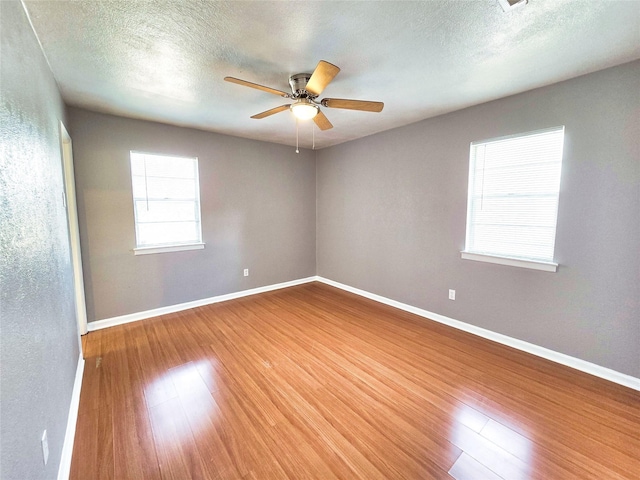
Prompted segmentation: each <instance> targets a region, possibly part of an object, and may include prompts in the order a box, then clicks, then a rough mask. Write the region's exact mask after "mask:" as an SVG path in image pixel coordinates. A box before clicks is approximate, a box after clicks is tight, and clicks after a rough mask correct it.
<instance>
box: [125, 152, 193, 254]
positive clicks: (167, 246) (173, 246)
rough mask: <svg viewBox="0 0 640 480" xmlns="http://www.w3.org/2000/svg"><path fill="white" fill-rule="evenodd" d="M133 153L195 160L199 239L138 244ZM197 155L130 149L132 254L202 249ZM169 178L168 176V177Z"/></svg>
mask: <svg viewBox="0 0 640 480" xmlns="http://www.w3.org/2000/svg"><path fill="white" fill-rule="evenodd" d="M133 155H148V156H152V157H168V158H180V159H186V160H194V161H195V178H194V182H195V202H196V204H195V206H194V207H195V211H196V213H197V222H196V223H197V230H198V236H199V241H195V242H194V241H189V242H184V243H181V242H172V243H164V244H155V245H142V246H140V245H139V243H138V213H137V209H136V200H137V199H138V200H139V198H137V197H136V196H135V193H134V191H133V169H132V160H133V158H132V157H133ZM198 160H199V159H198V157H191V156H186V155H175V154H166V153H153V152H144V151H140V150H130V151H129V180H130V181H131V198H132V201H133V221H134V225H133V226H134V234H135V243H136V246H135V247H134V248H133V249H132V251H133V254H134V255H149V254H155V253H168V252H181V251H187V250H201V249H204V247H205V243H204V241H203V240H202V208H201V199H200V168H199V161H198ZM168 178H169V177H168Z"/></svg>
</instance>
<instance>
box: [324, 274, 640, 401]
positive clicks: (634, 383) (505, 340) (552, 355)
mask: <svg viewBox="0 0 640 480" xmlns="http://www.w3.org/2000/svg"><path fill="white" fill-rule="evenodd" d="M316 280H317V281H318V282H322V283H326V284H327V285H331V286H332V287H336V288H339V289H341V290H345V291H347V292H351V293H355V294H356V295H360V296H362V297H366V298H368V299H370V300H375V301H376V302H380V303H384V304H385V305H390V306H392V307H395V308H399V309H400V310H404V311H406V312H410V313H414V314H416V315H419V316H421V317H424V318H427V319H429V320H434V321H436V322H439V323H443V324H445V325H449V326H450V327H453V328H457V329H458V330H463V331H465V332H468V333H472V334H474V335H477V336H479V337H482V338H486V339H488V340H492V341H494V342H498V343H501V344H503V345H507V346H509V347H513V348H515V349H517V350H522V351H523V352H527V353H531V354H533V355H536V356H538V357H542V358H545V359H547V360H551V361H552V362H556V363H559V364H561V365H566V366H567V367H571V368H575V369H576V370H580V371H581V372H585V373H589V374H591V375H595V376H596V377H600V378H603V379H605V380H609V381H611V382H614V383H618V384H620V385H624V386H625V387H629V388H632V389H634V390H638V391H640V378H636V377H632V376H631V375H627V374H625V373H621V372H618V371H616V370H611V369H610V368H606V367H601V366H600V365H596V364H595V363H591V362H587V361H585V360H581V359H579V358H575V357H571V356H569V355H565V354H564V353H559V352H556V351H554V350H549V349H548V348H544V347H540V346H538V345H534V344H533V343H529V342H525V341H524V340H518V339H517V338H512V337H508V336H507V335H503V334H501V333H496V332H492V331H491V330H487V329H485V328H481V327H476V326H475V325H471V324H469V323H465V322H461V321H460V320H454V319H453V318H449V317H445V316H444V315H440V314H438V313H433V312H429V311H427V310H423V309H421V308H418V307H414V306H411V305H407V304H406V303H401V302H398V301H396V300H391V299H390V298H386V297H383V296H380V295H376V294H375V293H370V292H367V291H365V290H360V289H359V288H354V287H351V286H349V285H344V284H342V283H338V282H334V281H333V280H329V279H327V278H323V277H316Z"/></svg>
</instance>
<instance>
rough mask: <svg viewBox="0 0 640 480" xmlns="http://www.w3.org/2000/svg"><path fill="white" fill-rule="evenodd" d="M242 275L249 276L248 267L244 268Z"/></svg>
mask: <svg viewBox="0 0 640 480" xmlns="http://www.w3.org/2000/svg"><path fill="white" fill-rule="evenodd" d="M244 276H245V277H248V276H249V269H248V268H245V269H244Z"/></svg>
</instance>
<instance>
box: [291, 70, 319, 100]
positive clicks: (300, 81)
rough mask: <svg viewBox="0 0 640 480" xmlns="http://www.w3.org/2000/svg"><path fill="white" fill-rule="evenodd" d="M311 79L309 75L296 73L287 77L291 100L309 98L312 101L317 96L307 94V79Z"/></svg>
mask: <svg viewBox="0 0 640 480" xmlns="http://www.w3.org/2000/svg"><path fill="white" fill-rule="evenodd" d="M310 78H311V74H310V73H296V74H295V75H291V76H290V77H289V85H291V91H292V92H293V98H307V97H308V98H311V99H314V98H315V97H317V95H312V94H310V93H309V92H307V90H306V87H307V83H308V82H309V79H310Z"/></svg>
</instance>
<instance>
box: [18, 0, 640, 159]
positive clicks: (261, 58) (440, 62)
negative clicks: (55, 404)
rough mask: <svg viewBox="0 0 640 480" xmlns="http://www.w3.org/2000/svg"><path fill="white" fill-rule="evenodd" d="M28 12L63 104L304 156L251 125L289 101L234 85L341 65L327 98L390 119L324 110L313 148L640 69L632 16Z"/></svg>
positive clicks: (209, 7) (424, 6)
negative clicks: (328, 125) (366, 103)
mask: <svg viewBox="0 0 640 480" xmlns="http://www.w3.org/2000/svg"><path fill="white" fill-rule="evenodd" d="M24 3H25V5H26V7H27V10H28V12H29V14H30V16H31V20H32V22H33V25H34V28H35V30H36V32H37V34H38V36H39V38H40V41H41V43H42V46H43V48H44V51H45V54H46V56H47V58H48V60H49V62H50V64H51V67H52V69H53V73H54V75H55V77H56V79H57V81H58V83H59V85H60V88H61V91H62V95H63V97H64V99H65V101H66V102H67V103H68V104H70V105H75V106H81V107H85V108H88V109H91V110H97V111H102V112H107V113H114V114H118V115H123V116H129V117H134V118H143V119H149V120H156V121H160V122H165V123H171V124H176V125H184V126H189V127H195V128H200V129H204V130H211V131H215V132H220V133H225V134H230V135H236V136H241V137H247V138H254V139H259V140H266V141H270V142H277V143H284V144H289V145H295V141H296V135H295V121H294V119H293V117H292V114H291V113H290V112H288V111H286V112H283V113H279V114H277V115H274V116H271V117H268V118H265V119H262V120H254V119H251V118H249V117H250V116H251V115H253V114H255V113H258V112H262V111H264V110H268V109H270V108H273V107H276V106H279V105H282V104H284V103H288V101H286V100H285V99H283V98H279V97H277V96H275V95H271V94H268V93H265V92H261V91H258V90H253V89H250V88H246V87H242V86H238V85H234V84H231V83H227V82H225V81H223V78H224V77H225V76H227V75H229V76H234V77H239V78H242V79H245V80H248V81H251V82H256V83H260V84H263V85H267V86H270V87H274V88H277V89H280V90H285V91H288V90H289V88H288V83H287V80H288V77H289V75H291V74H294V73H301V72H311V71H313V69H314V68H315V66H316V64H317V62H318V61H319V60H321V59H322V60H326V61H328V62H331V63H333V64H335V65H337V66H339V67H340V68H341V69H342V71H341V72H340V73H339V74H338V76H337V77H336V78H335V80H334V81H333V82H332V83H331V84H330V85H329V86H328V87H327V88H326V90H325V91H324V92H323V95H321V97H320V98H323V97H325V96H327V97H334V98H353V99H363V100H376V101H382V102H384V103H385V107H384V110H383V111H382V113H369V112H353V111H348V110H338V109H329V108H324V109H323V111H324V113H325V114H326V115H327V117H328V118H329V120H330V121H331V122H332V123H333V125H334V128H333V129H331V130H327V131H319V130H318V129H317V128H316V129H315V146H316V148H322V147H327V146H331V145H336V144H338V143H342V142H345V141H347V140H352V139H355V138H360V137H364V136H366V135H371V134H373V133H376V132H380V131H383V130H388V129H391V128H395V127H399V126H401V125H406V124H408V123H412V122H415V121H417V120H421V119H424V118H428V117H432V116H435V115H439V114H442V113H445V112H450V111H453V110H458V109H460V108H464V107H467V106H470V105H475V104H478V103H482V102H486V101H489V100H493V99H496V98H500V97H505V96H507V95H512V94H515V93H518V92H522V91H525V90H530V89H532V88H536V87H540V86H544V85H548V84H551V83H555V82H558V81H561V80H565V79H568V78H571V77H575V76H578V75H582V74H585V73H588V72H592V71H595V70H600V69H603V68H606V67H610V66H613V65H617V64H621V63H625V62H628V61H631V60H634V59H637V58H640V1H634V0H631V1H614V0H588V1H578V0H529V4H528V5H525V6H524V7H520V8H517V9H515V10H513V11H511V12H508V13H505V12H503V11H502V9H501V8H500V6H499V4H498V2H497V0H477V1H476V0H469V1H462V0H449V1H445V0H431V1H420V2H410V1H401V2H391V1H376V2H373V1H371V2H363V1H357V2H349V1H340V2H329V1H309V2H306V1H295V2H289V1H276V2H267V1H261V2H249V1H247V2H240V1H232V2H214V1H197V2H196V1H153V2H146V1H145V2H142V1H132V0H128V1H108V2H100V1H95V0H91V1H37V0H24ZM312 125H313V122H305V123H304V124H303V123H301V125H300V145H301V146H304V147H311V142H312V134H311V131H312Z"/></svg>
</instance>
